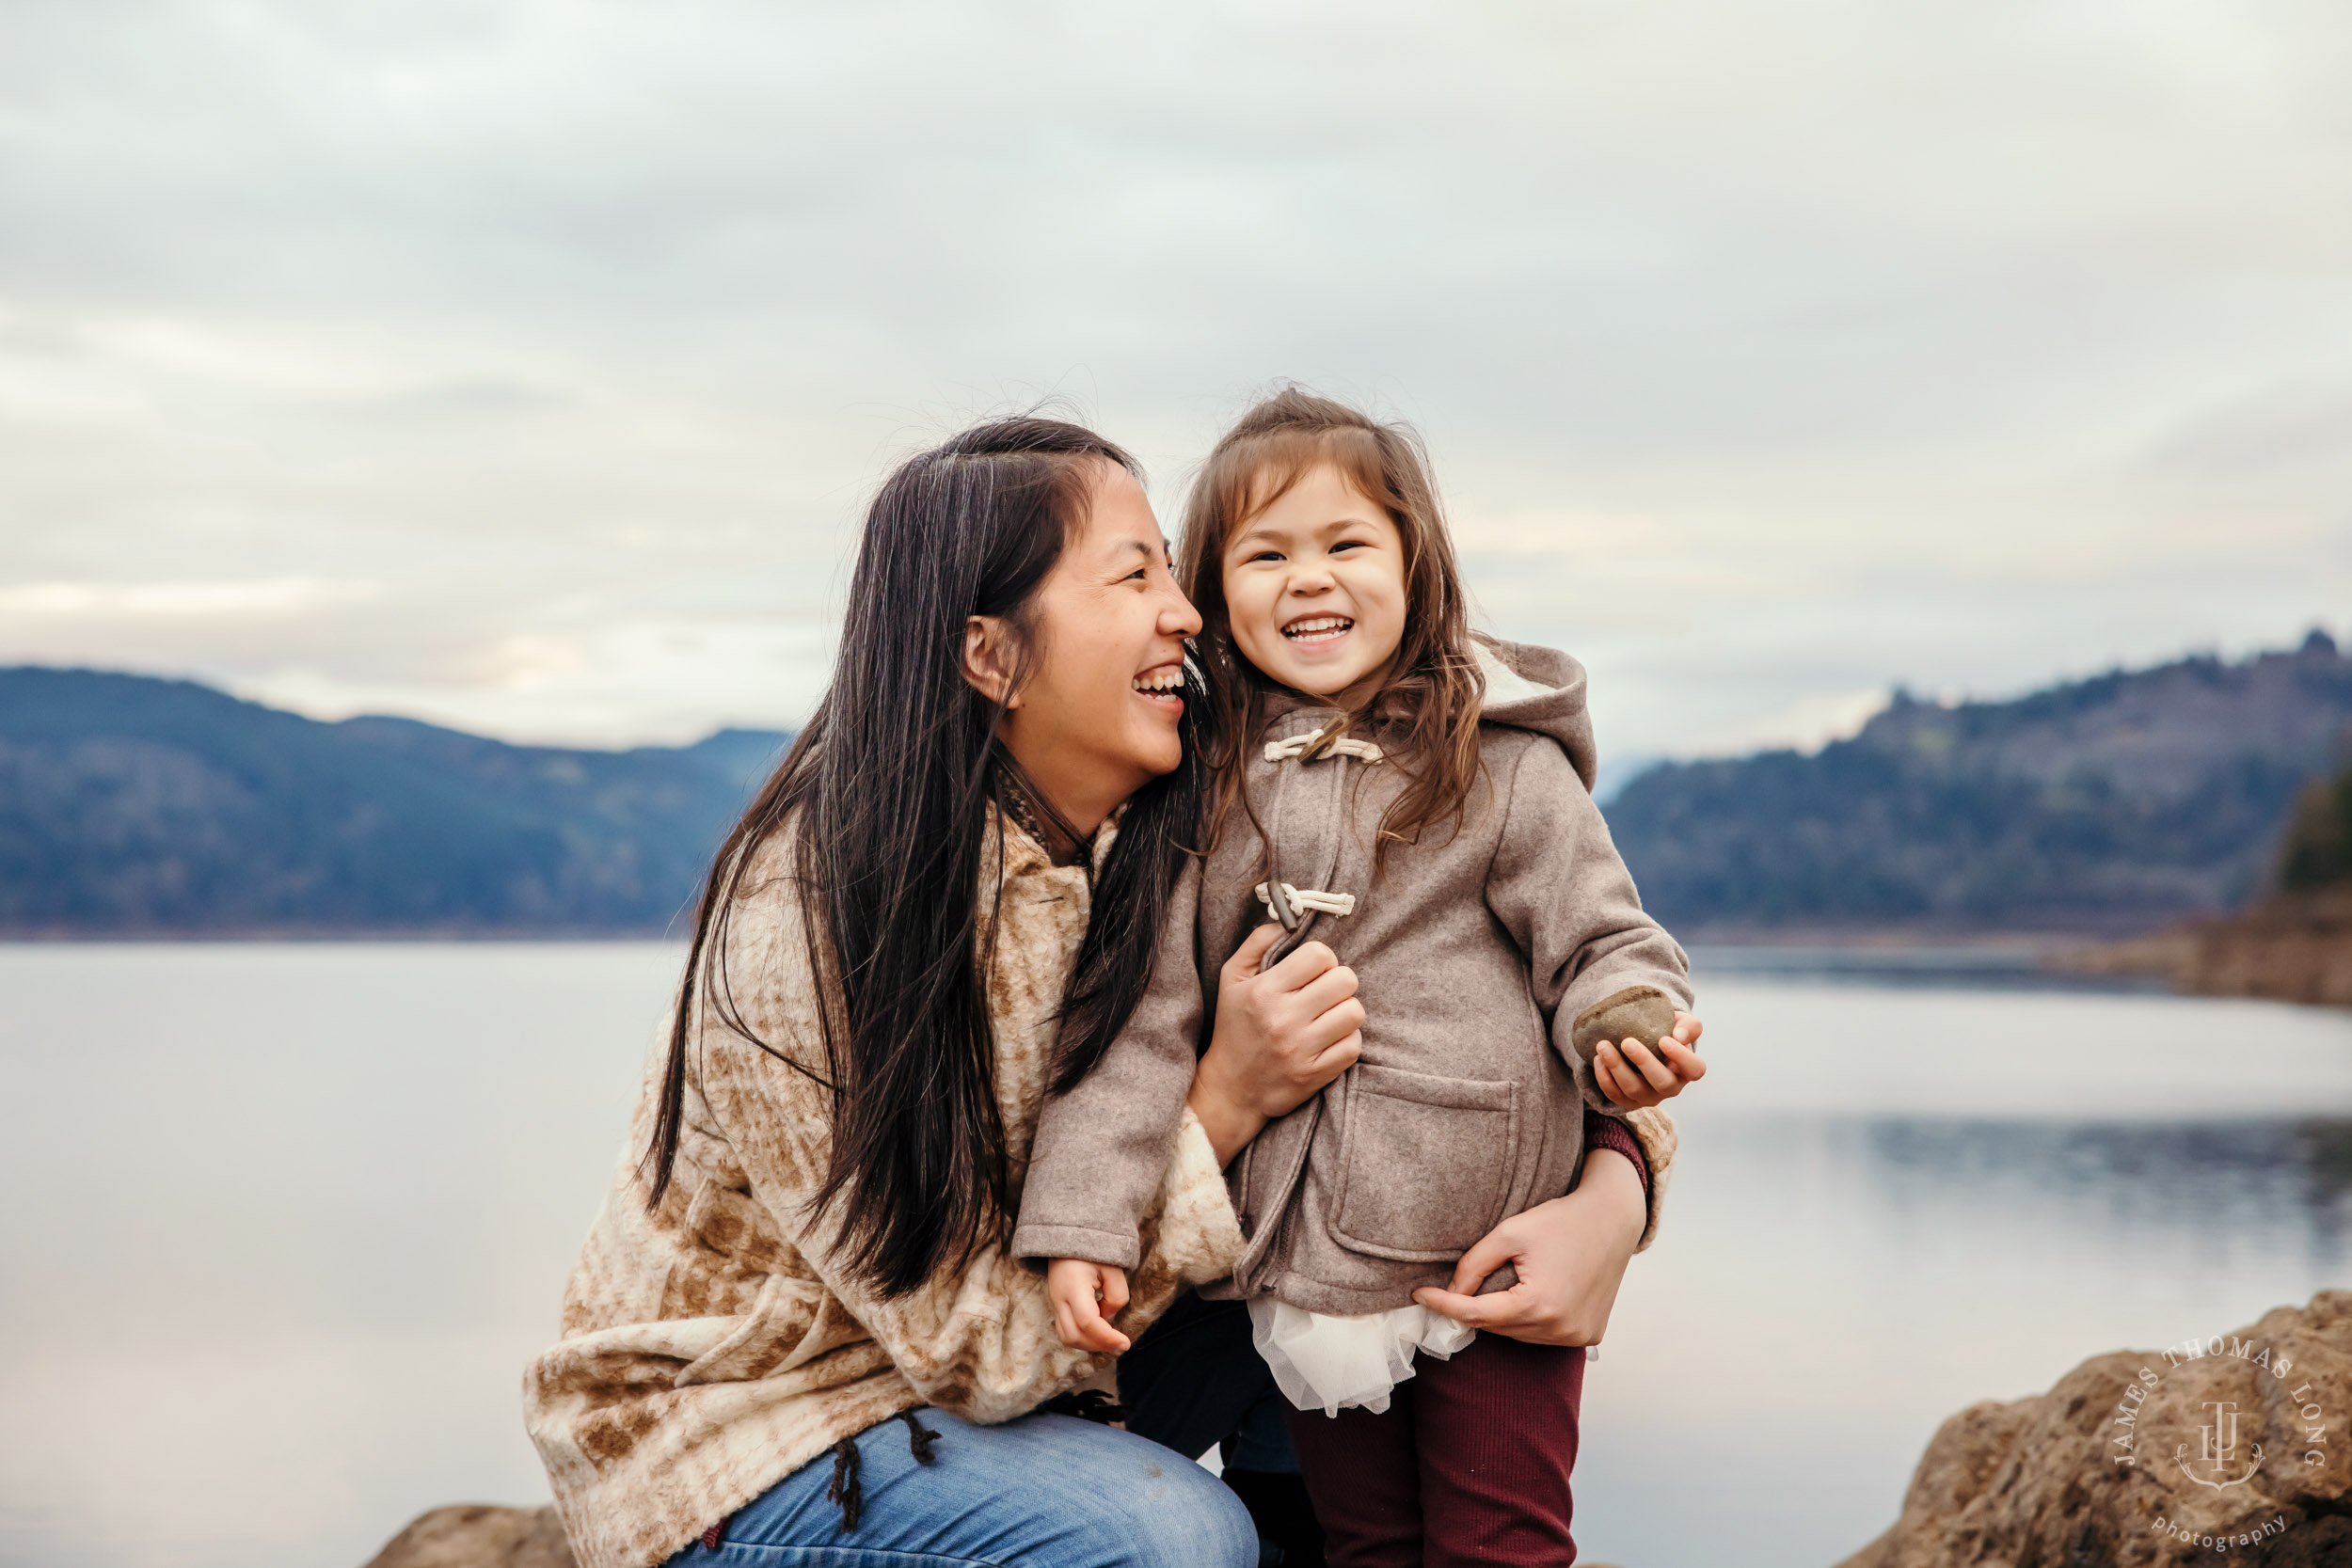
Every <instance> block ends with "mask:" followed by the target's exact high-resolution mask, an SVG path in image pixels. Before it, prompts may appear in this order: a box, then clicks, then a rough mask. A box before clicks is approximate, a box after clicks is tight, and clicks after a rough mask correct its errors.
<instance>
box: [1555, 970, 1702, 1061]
mask: <svg viewBox="0 0 2352 1568" xmlns="http://www.w3.org/2000/svg"><path fill="white" fill-rule="evenodd" d="M1674 1030H1675V1004H1674V998H1673V997H1671V996H1668V995H1667V994H1666V993H1665V992H1664V991H1662V990H1659V989H1658V988H1657V987H1656V986H1628V987H1627V988H1626V989H1625V990H1621V991H1618V992H1616V993H1615V994H1613V995H1611V996H1604V997H1602V998H1601V999H1600V1000H1599V1001H1597V1002H1596V1003H1594V1004H1593V1005H1592V1006H1589V1007H1587V1008H1585V1009H1584V1010H1583V1011H1582V1012H1581V1013H1579V1014H1577V1015H1576V1022H1575V1024H1574V1026H1573V1027H1572V1028H1571V1029H1570V1030H1569V1033H1568V1043H1569V1044H1571V1045H1572V1046H1574V1047H1575V1048H1576V1053H1577V1055H1578V1056H1580V1057H1581V1058H1582V1059H1583V1060H1584V1061H1585V1062H1586V1063H1587V1064H1590V1063H1591V1061H1592V1059H1593V1055H1594V1053H1596V1052H1597V1051H1598V1050H1599V1049H1600V1043H1601V1041H1603V1040H1609V1041H1613V1042H1616V1043H1620V1044H1621V1043H1622V1042H1624V1041H1626V1040H1629V1039H1634V1040H1640V1041H1641V1042H1642V1043H1643V1044H1644V1045H1647V1046H1652V1047H1655V1046H1656V1045H1657V1043H1658V1042H1659V1041H1660V1040H1661V1039H1664V1038H1665V1037H1667V1036H1668V1035H1671V1034H1673V1033H1674ZM1659 1059H1660V1060H1661V1062H1662V1061H1663V1060H1664V1059H1665V1058H1664V1057H1662V1056H1661V1057H1660V1058H1659Z"/></svg>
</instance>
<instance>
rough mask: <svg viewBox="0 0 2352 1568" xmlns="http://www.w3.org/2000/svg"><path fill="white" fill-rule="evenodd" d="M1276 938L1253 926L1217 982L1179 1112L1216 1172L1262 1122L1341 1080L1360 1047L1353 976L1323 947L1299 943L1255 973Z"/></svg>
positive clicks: (1277, 931)
mask: <svg viewBox="0 0 2352 1568" xmlns="http://www.w3.org/2000/svg"><path fill="white" fill-rule="evenodd" d="M1281 935H1282V928H1281V927H1279V926H1273V925H1267V926H1261V927H1258V929H1256V930H1254V931H1252V932H1250V933H1249V940H1248V942H1243V943H1242V944H1241V950H1240V951H1239V952H1237V953H1235V954H1234V955H1233V956H1232V958H1228V959H1226V960H1225V967H1224V969H1222V970H1221V971H1219V972H1218V974H1217V986H1216V1030H1215V1032H1214V1034H1213V1035H1212V1036H1211V1037H1210V1040H1209V1049H1208V1050H1207V1051H1206V1052H1204V1053H1202V1054H1201V1057H1200V1067H1199V1068H1198V1069H1195V1070H1194V1072H1193V1078H1192V1096H1191V1098H1190V1100H1189V1101H1187V1103H1188V1104H1190V1105H1191V1107H1192V1112H1193V1115H1195V1116H1197V1117H1200V1125H1201V1126H1202V1128H1204V1129H1205V1130H1206V1131H1207V1132H1208V1134H1209V1144H1210V1147H1211V1148H1215V1149H1216V1163H1217V1164H1220V1165H1224V1164H1232V1159H1233V1156H1234V1155H1236V1154H1239V1153H1240V1152H1241V1151H1242V1149H1243V1148H1244V1147H1245V1146H1246V1145H1248V1142H1249V1140H1250V1139H1252V1138H1254V1137H1256V1136H1257V1135H1258V1130H1259V1129H1260V1128H1262V1127H1263V1126H1264V1125H1265V1124H1266V1123H1267V1122H1269V1121H1272V1120H1273V1119H1274V1118H1275V1117H1279V1116H1281V1115H1283V1114H1284V1113H1286V1112H1289V1111H1292V1110H1295V1109H1296V1108H1297V1107H1298V1106H1300V1105H1302V1104H1304V1103H1306V1101H1309V1100H1310V1099H1311V1098H1313V1096H1314V1095H1315V1094H1316V1093H1317V1092H1318V1091H1319V1090H1321V1089H1322V1087H1323V1086H1324V1085H1326V1084H1328V1083H1329V1082H1330V1081H1331V1080H1332V1079H1334V1078H1337V1077H1338V1076H1339V1075H1340V1074H1341V1073H1343V1072H1345V1071H1346V1070H1347V1069H1348V1068H1349V1066H1350V1065H1351V1064H1353V1063H1354V1062H1355V1060H1356V1057H1357V1054H1358V1053H1359V1052H1361V1051H1362V1050H1363V1048H1364V1037H1363V1026H1364V1005H1363V1004H1362V1003H1360V1002H1359V1001H1357V1000H1356V972H1355V971H1354V970H1352V969H1350V968H1348V967H1347V966H1346V965H1345V964H1343V963H1341V962H1340V960H1339V958H1338V956H1337V955H1335V954H1334V953H1333V952H1332V951H1331V950H1330V949H1329V948H1328V947H1326V946H1325V945H1324V944H1323V943H1321V942H1301V943H1300V944H1299V946H1298V950H1297V951H1296V952H1294V953H1291V954H1289V955H1287V956H1285V957H1284V958H1283V959H1282V961H1281V962H1280V963H1278V964H1276V965H1275V966H1274V967H1273V968H1272V969H1269V970H1267V971H1266V972H1265V973H1264V974H1259V973H1258V960H1259V959H1261V958H1264V957H1265V954H1266V949H1267V948H1269V947H1271V946H1273V945H1274V943H1275V942H1277V941H1279V940H1280V938H1281Z"/></svg>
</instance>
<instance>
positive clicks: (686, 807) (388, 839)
mask: <svg viewBox="0 0 2352 1568" xmlns="http://www.w3.org/2000/svg"><path fill="white" fill-rule="evenodd" d="M787 738H788V737H787V736H783V735H780V734H777V733H774V732H771V731H754V730H723V731H721V732H719V733H718V734H716V735H714V736H710V737H709V738H708V739H707V740H704V741H702V742H701V743H700V744H698V745H693V746H687V747H678V748H664V747H645V748H641V749H638V750H635V751H628V752H596V751H564V750H554V749H548V748H541V747H531V746H509V745H506V744H503V743H502V742H500V741H496V740H485V739H484V738H482V737H480V736H470V735H465V734H461V733H459V732H457V731H454V730H445V729H437V728H436V727H434V726H433V725H430V724H421V723H417V722H415V721H410V720H405V719H352V720H346V721H343V722H342V723H332V724H329V723H320V722H317V721H313V720H310V719H304V718H301V717H299V716H297V715H294V714H291V713H282V712H279V711H278V710H276V709H273V708H266V707H262V706H259V705H255V704H252V703H245V702H240V701H238V700H237V699H235V698H233V697H229V696H226V695H223V694H222V693H220V692H218V691H215V690H212V689H208V688H205V687H201V686H195V685H191V684H189V683H186V682H183V681H165V680H151V679H147V678H144V677H141V676H135V675H120V674H106V673H96V672H92V671H84V670H46V669H10V670H0V933H8V934H14V935H76V934H90V935H99V934H103V935H140V934H154V935H212V934H217V935H236V934H255V933H270V932H285V933H290V934H293V933H310V934H322V933H358V932H370V931H376V932H450V933H470V932H491V931H498V932H516V933H559V932H624V931H637V932H654V931H660V930H662V929H663V928H665V927H668V926H669V925H670V923H671V921H672V919H673V918H674V917H675V915H676V914H677V912H678V911H679V909H680V907H681V906H683V905H685V904H686V903H687V902H688V901H689V900H690V899H691V897H692V896H693V894H694V890H695V887H696V884H697V880H698V879H699V878H700V877H701V875H702V873H703V871H704V869H705V867H706V866H707V863H708V861H709V857H710V854H711V852H712V850H713V849H714V848H715V847H716V846H717V845H718V843H719V841H720V839H721V838H723V836H724V835H725V832H726V830H727V827H728V826H729V824H730V823H732V821H733V820H734V818H735V816H736V815H737V814H738V813H739V811H740V810H741V809H742V806H743V803H744V801H745V800H746V799H747V798H748V796H749V793H750V791H751V790H752V789H753V788H754V787H755V786H756V784H757V782H758V780H759V779H760V778H761V777H762V776H764V774H765V773H766V771H767V769H768V768H769V766H770V765H771V763H772V761H773V759H774V758H775V756H776V754H777V753H778V752H779V751H780V750H781V748H782V746H783V744H784V742H785V741H786V740H787Z"/></svg>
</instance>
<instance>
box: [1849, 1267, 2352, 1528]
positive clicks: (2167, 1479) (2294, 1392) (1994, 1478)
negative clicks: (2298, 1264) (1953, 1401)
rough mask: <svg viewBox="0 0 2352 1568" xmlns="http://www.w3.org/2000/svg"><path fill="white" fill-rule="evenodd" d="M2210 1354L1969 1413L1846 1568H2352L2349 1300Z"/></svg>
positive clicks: (2135, 1355)
mask: <svg viewBox="0 0 2352 1568" xmlns="http://www.w3.org/2000/svg"><path fill="white" fill-rule="evenodd" d="M2198 1348H2199V1350H2201V1352H2202V1354H2192V1353H2191V1349H2190V1347H2188V1346H2186V1345H2180V1346H2174V1347H2172V1348H2171V1349H2170V1350H2169V1351H2118V1352H2116V1353H2114V1354H2109V1355H2102V1356H2099V1357H2097V1358H2095V1359H2093V1360H2090V1361H2086V1362H2084V1363H2083V1364H2082V1365H2081V1366H2079V1367H2077V1368H2075V1369H2074V1370H2073V1371H2071V1372H2069V1373H2068V1374H2067V1375H2066V1376H2065V1377H2063V1378H2061V1379H2059V1380H2058V1385H2057V1386H2055V1387H2053V1388H2052V1389H2051V1390H2050V1391H2049V1392H2048V1393H2046V1394H2037V1395H2034V1396H2033V1397H2031V1398H2029V1399H2023V1400H2018V1401H2016V1402H2013V1403H2009V1404H2001V1403H1993V1402H1988V1403H1984V1404H1977V1405H1971V1406H1970V1407H1969V1408H1967V1409H1966V1410H1963V1411H1962V1412H1961V1413H1960V1414H1959V1415H1957V1416H1954V1417H1953V1418H1951V1419H1949V1420H1947V1421H1946V1422H1945V1423H1944V1426H1943V1429H1942V1430H1941V1431H1939V1432H1938V1433H1936V1434H1935V1438H1934V1440H1933V1441H1932V1442H1931V1443H1930V1444H1929V1445H1928V1451H1927V1453H1926V1455H1925V1457H1923V1458H1922V1459H1921V1460H1920V1461H1919V1467H1918V1469H1917V1470H1916V1471H1915V1472H1914V1474H1913V1476H1912V1481H1911V1489H1910V1491H1909V1492H1908V1493H1907V1494H1906V1495H1905V1497H1904V1498H1903V1512H1902V1517H1901V1518H1900V1519H1899V1520H1898V1521H1896V1524H1895V1528H1892V1529H1890V1530H1888V1531H1887V1532H1886V1533H1885V1534H1884V1535H1883V1536H1881V1537H1879V1539H1878V1540H1876V1541H1874V1542H1872V1543H1871V1544H1869V1545H1867V1546H1866V1547H1864V1548H1863V1549H1862V1550H1861V1551H1859V1552H1856V1553H1855V1554H1854V1555H1853V1556H1851V1557H1850V1558H1848V1559H1847V1560H1845V1561H1844V1562H1843V1563H1841V1564H1839V1568H1961V1565H1963V1564H1969V1565H1979V1564H1993V1563H2001V1564H2020V1565H2022V1564H2027V1563H2031V1564H2035V1565H2036V1568H2074V1565H2076V1564H2080V1565H2082V1568H2091V1565H2093V1564H2099V1565H2106V1564H2115V1565H2118V1568H2153V1565H2156V1564H2170V1563H2185V1562H2192V1561H2195V1562H2222V1563H2227V1564H2230V1565H2231V1568H2326V1565H2342V1564H2345V1563H2352V1485H2347V1482H2348V1481H2352V1455H2347V1453H2346V1452H2345V1447H2344V1445H2345V1440H2346V1438H2347V1436H2348V1435H2352V1433H2348V1432H2347V1426H2346V1416H2347V1413H2348V1412H2347V1407H2352V1291H2322V1292H2320V1293H2319V1294H2318V1295H2316V1296H2314V1297H2312V1302H2311V1305H2310V1306H2309V1307H2304V1308H2303V1309H2301V1310H2299V1311H2298V1310H2296V1308H2294V1307H2279V1308H2277V1309H2276V1310H2274V1311H2271V1312H2269V1313H2267V1314H2265V1316H2264V1318H2263V1320H2262V1321H2261V1322H2260V1323H2255V1324H2254V1325H2253V1326H2251V1327H2250V1328H2245V1329H2240V1330H2239V1331H2237V1332H2236V1333H2234V1334H2227V1335H2222V1336H2219V1337H2217V1338H2211V1339H2207V1340H2205V1341H2203V1343H2202V1345H2201V1346H2200V1347H2198ZM2282 1361H2283V1363H2284V1364H2285V1368H2286V1370H2285V1373H2284V1375H2283V1376H2281V1375H2280V1371H2279V1368H2280V1364H2281V1362H2282ZM2257 1450H2259V1452H2257ZM2126 1461H2128V1463H2126ZM2225 1542H2226V1543H2228V1544H2227V1545H2224V1544H2223V1543H2225Z"/></svg>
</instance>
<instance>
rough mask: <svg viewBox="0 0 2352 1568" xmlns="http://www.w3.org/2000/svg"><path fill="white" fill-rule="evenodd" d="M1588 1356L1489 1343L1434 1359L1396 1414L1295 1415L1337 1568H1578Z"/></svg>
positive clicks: (1399, 1397)
mask: <svg viewBox="0 0 2352 1568" xmlns="http://www.w3.org/2000/svg"><path fill="white" fill-rule="evenodd" d="M1583 1397H1584V1353H1583V1351H1581V1350H1579V1349H1568V1348H1564V1347H1561V1346H1557V1345H1526V1344H1521V1343H1520V1342H1519V1341H1518V1340H1517V1339H1506V1338H1502V1336H1501V1335H1498V1334H1481V1335H1480V1336H1479V1337H1478V1338H1475V1339H1473V1340H1471V1341H1470V1346H1469V1348H1468V1349H1466V1350H1463V1351H1462V1352H1460V1353H1459V1354H1456V1355H1455V1356H1454V1359H1452V1360H1451V1361H1439V1360H1437V1359H1436V1358H1434V1357H1432V1356H1426V1355H1424V1356H1422V1357H1421V1358H1420V1359H1419V1361H1418V1363H1417V1364H1416V1366H1415V1369H1414V1372H1413V1375H1412V1376H1411V1377H1409V1378H1407V1379H1406V1381H1405V1382H1403V1383H1400V1384H1398V1385H1397V1386H1396V1391H1395V1394H1394V1395H1393V1397H1392V1398H1391V1402H1390V1404H1389V1408H1388V1409H1387V1410H1386V1411H1384V1412H1382V1413H1381V1414H1379V1415H1377V1416H1375V1415H1373V1414H1372V1413H1371V1412H1370V1411H1366V1410H1343V1411H1341V1412H1340V1413H1339V1414H1338V1415H1337V1416H1326V1415H1324V1414H1323V1413H1322V1412H1321V1411H1319V1410H1317V1411H1298V1410H1293V1409H1291V1408H1290V1406H1289V1405H1288V1404H1287V1403H1285V1404H1284V1405H1283V1411H1284V1414H1285V1416H1286V1417H1287V1418H1288V1420H1289V1423H1290V1429H1291V1437H1292V1440H1293V1441H1294V1442H1295V1444H1296V1446H1297V1449H1298V1459H1299V1468H1300V1472H1301V1473H1302V1474H1303V1475H1304V1476H1305V1477H1306V1481H1307V1494H1308V1496H1309V1497H1312V1498H1313V1499H1314V1505H1315V1513H1316V1516H1317V1517H1318V1518H1320V1519H1321V1520H1322V1521H1323V1528H1324V1535H1325V1543H1324V1554H1325V1558H1326V1560H1327V1561H1328V1562H1330V1563H1331V1564H1332V1568H1420V1565H1422V1564H1427V1565H1428V1568H1439V1565H1441V1564H1453V1563H1472V1562H1476V1563H1498V1562H1507V1563H1546V1564H1549V1563H1561V1564H1565V1563H1571V1562H1574V1561H1575V1560H1576V1542H1575V1541H1574V1540H1573V1539H1571V1538H1570V1536H1569V1534H1568V1518H1569V1512H1570V1504H1569V1496H1568V1472H1569V1471H1571V1470H1573V1469H1574V1468H1575V1467H1576V1434H1577V1412H1578V1408H1579V1406H1580V1405H1581V1403H1582V1402H1583Z"/></svg>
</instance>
